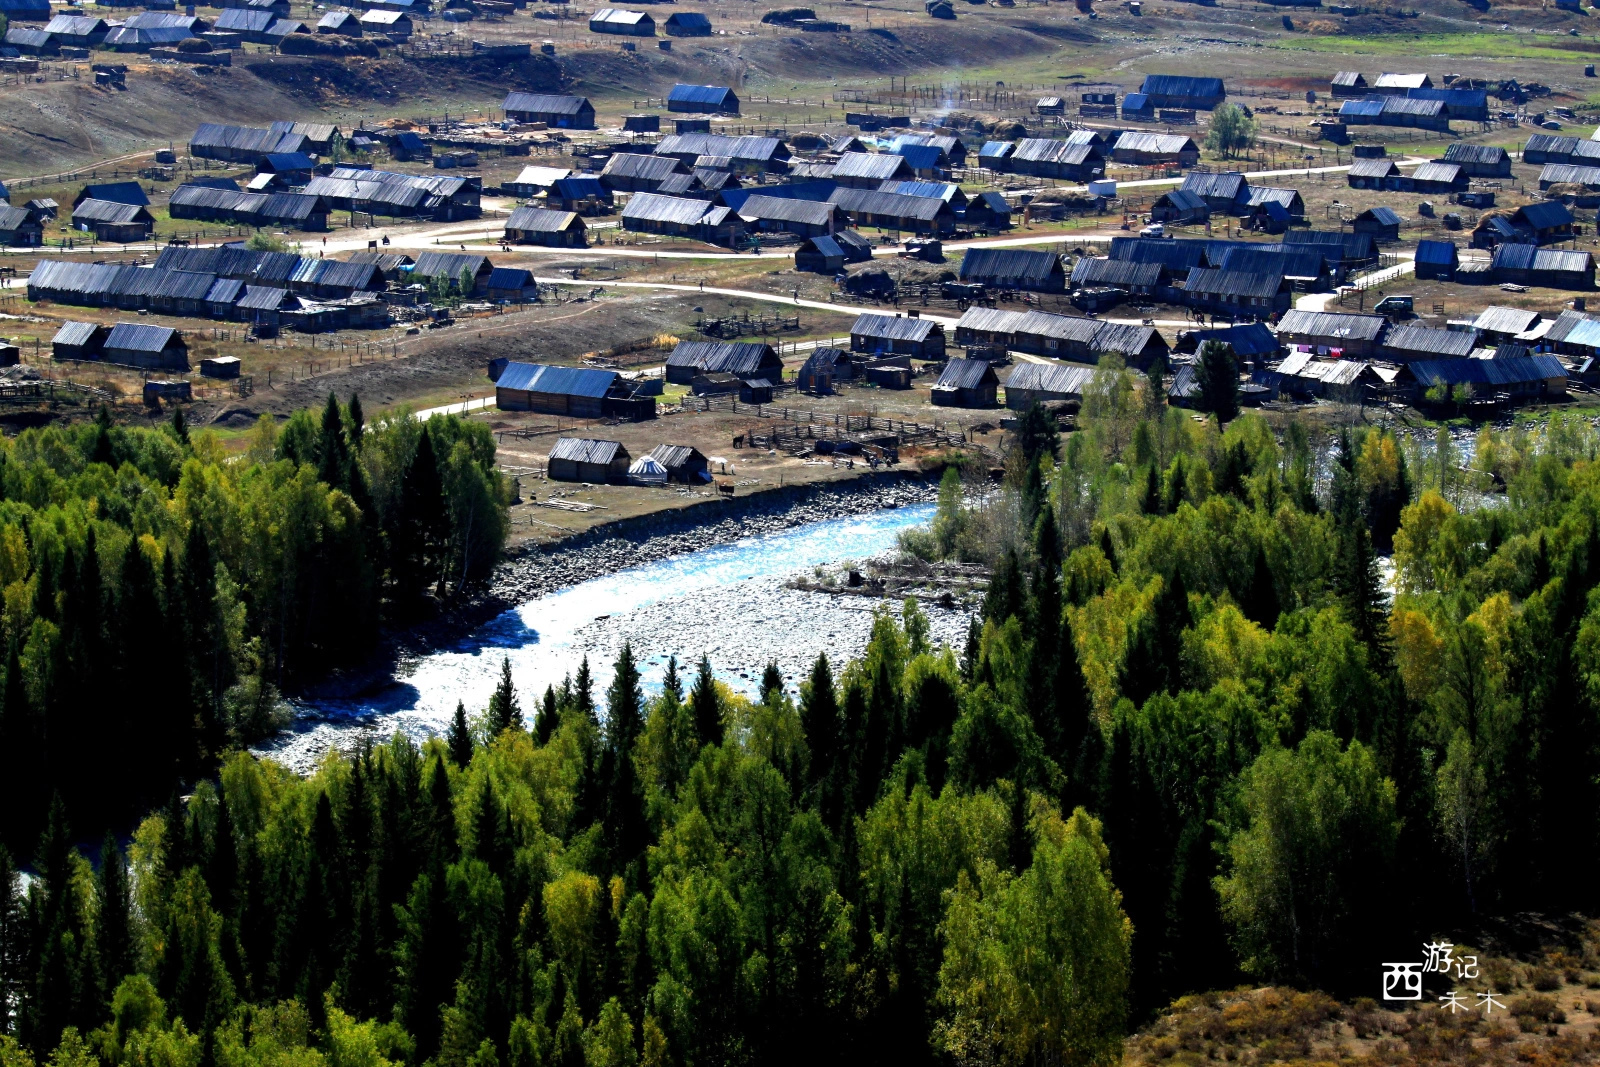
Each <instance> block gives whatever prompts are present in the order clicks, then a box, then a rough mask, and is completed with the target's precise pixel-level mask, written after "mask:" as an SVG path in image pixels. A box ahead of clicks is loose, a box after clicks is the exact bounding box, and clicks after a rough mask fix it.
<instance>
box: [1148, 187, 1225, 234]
mask: <svg viewBox="0 0 1600 1067" xmlns="http://www.w3.org/2000/svg"><path fill="white" fill-rule="evenodd" d="M1210 218H1211V206H1210V205H1209V204H1207V203H1206V201H1205V198H1204V197H1202V196H1200V195H1199V194H1198V193H1191V192H1187V191H1185V190H1183V189H1173V190H1172V191H1170V192H1166V193H1162V194H1161V195H1160V196H1158V197H1156V200H1155V203H1153V204H1151V205H1150V221H1151V222H1171V223H1175V224H1177V225H1183V226H1188V225H1196V224H1199V223H1203V222H1205V221H1206V220H1208V219H1210Z"/></svg>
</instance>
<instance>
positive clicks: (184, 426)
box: [172, 405, 189, 447]
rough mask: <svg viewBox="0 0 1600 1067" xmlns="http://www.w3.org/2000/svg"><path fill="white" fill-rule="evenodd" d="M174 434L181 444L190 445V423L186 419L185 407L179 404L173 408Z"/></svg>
mask: <svg viewBox="0 0 1600 1067" xmlns="http://www.w3.org/2000/svg"><path fill="white" fill-rule="evenodd" d="M172 436H173V438H174V439H176V440H177V442H178V443H179V444H180V445H183V446H184V447H188V445H189V424H188V423H187V422H186V421H185V420H184V417H183V408H182V407H180V406H177V405H174V406H173V409H172Z"/></svg>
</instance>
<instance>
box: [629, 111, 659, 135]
mask: <svg viewBox="0 0 1600 1067" xmlns="http://www.w3.org/2000/svg"><path fill="white" fill-rule="evenodd" d="M622 132H623V133H660V132H661V116H660V115H624V116H622Z"/></svg>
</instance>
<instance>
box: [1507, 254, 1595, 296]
mask: <svg viewBox="0 0 1600 1067" xmlns="http://www.w3.org/2000/svg"><path fill="white" fill-rule="evenodd" d="M1490 270H1491V277H1492V278H1493V279H1494V281H1496V282H1512V283H1514V284H1520V285H1542V286H1545V287H1546V288H1550V289H1579V290H1587V289H1593V288H1594V256H1593V255H1591V254H1590V253H1588V252H1563V251H1559V250H1557V249H1554V248H1538V247H1536V246H1534V245H1524V244H1503V245H1500V246H1499V247H1498V248H1496V249H1495V250H1494V263H1493V265H1492V267H1491V268H1490Z"/></svg>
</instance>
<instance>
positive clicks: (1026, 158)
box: [1007, 137, 1106, 182]
mask: <svg viewBox="0 0 1600 1067" xmlns="http://www.w3.org/2000/svg"><path fill="white" fill-rule="evenodd" d="M1007 169H1008V170H1010V172H1011V173H1013V174H1026V175H1030V176H1032V177H1035V178H1060V179H1063V180H1065V181H1075V182H1086V181H1092V180H1093V179H1095V178H1098V177H1100V176H1101V175H1102V174H1104V173H1105V172H1106V161H1105V156H1104V154H1102V153H1101V151H1100V147H1099V145H1096V144H1089V143H1077V142H1073V141H1070V140H1051V139H1048V138H1043V137H1025V138H1023V139H1022V140H1021V141H1018V142H1017V146H1016V149H1015V151H1013V152H1012V153H1011V154H1010V156H1009V157H1008V159H1007Z"/></svg>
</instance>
